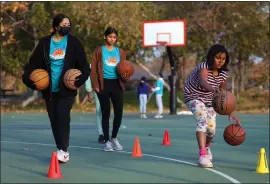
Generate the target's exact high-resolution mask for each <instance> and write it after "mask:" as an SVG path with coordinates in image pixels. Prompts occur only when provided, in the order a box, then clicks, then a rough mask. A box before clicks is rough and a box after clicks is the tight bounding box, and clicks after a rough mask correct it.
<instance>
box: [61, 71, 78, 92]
mask: <svg viewBox="0 0 270 184" xmlns="http://www.w3.org/2000/svg"><path fill="white" fill-rule="evenodd" d="M81 74H82V72H81V71H80V70H78V69H70V70H68V71H66V73H65V75H64V84H65V85H66V87H67V88H69V89H73V90H76V89H77V88H76V86H74V81H75V78H76V77H77V76H79V75H81Z"/></svg>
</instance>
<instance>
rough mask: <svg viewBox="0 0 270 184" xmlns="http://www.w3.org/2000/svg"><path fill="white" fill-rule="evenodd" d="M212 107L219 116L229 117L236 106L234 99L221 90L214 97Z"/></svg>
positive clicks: (231, 95) (227, 92) (228, 93)
mask: <svg viewBox="0 0 270 184" xmlns="http://www.w3.org/2000/svg"><path fill="white" fill-rule="evenodd" d="M212 105H213V108H214V109H215V111H216V112H217V113H218V114H220V115H230V114H231V113H232V112H233V111H234V109H235V106H236V98H235V97H234V95H233V94H232V93H231V92H229V91H226V90H221V91H220V92H218V93H217V94H216V95H214V97H213V100H212Z"/></svg>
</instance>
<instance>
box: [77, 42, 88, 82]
mask: <svg viewBox="0 0 270 184" xmlns="http://www.w3.org/2000/svg"><path fill="white" fill-rule="evenodd" d="M75 41H76V42H75V43H76V44H75V48H76V50H75V51H76V53H75V57H76V64H75V67H76V69H78V70H80V71H81V72H82V75H81V76H80V80H81V82H80V83H82V84H84V83H85V82H86V80H87V79H88V77H89V75H90V66H89V63H88V62H87V57H86V53H85V50H84V47H83V45H82V43H81V42H80V41H79V40H78V39H77V38H75Z"/></svg>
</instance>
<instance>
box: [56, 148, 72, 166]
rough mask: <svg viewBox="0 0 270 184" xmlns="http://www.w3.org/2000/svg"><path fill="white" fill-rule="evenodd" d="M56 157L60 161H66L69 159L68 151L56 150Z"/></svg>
mask: <svg viewBox="0 0 270 184" xmlns="http://www.w3.org/2000/svg"><path fill="white" fill-rule="evenodd" d="M57 159H58V160H59V161H60V162H64V163H66V162H67V161H69V152H65V151H63V150H58V151H57Z"/></svg>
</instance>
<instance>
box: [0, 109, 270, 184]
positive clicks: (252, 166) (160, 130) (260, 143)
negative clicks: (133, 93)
mask: <svg viewBox="0 0 270 184" xmlns="http://www.w3.org/2000/svg"><path fill="white" fill-rule="evenodd" d="M153 116H154V115H153V114H152V115H148V119H146V120H144V119H140V118H139V115H137V114H125V115H124V117H123V121H122V125H121V128H120V131H119V134H118V139H119V141H120V142H121V143H122V145H123V146H124V151H122V152H116V151H115V152H104V151H103V145H102V144H99V143H97V138H98V135H97V129H96V124H95V114H82V113H72V121H71V135H70V147H69V152H70V161H69V162H68V163H66V164H60V167H61V172H62V175H63V179H48V178H47V173H48V169H49V164H50V159H51V154H52V152H53V151H56V147H55V145H54V140H53V136H52V132H51V128H50V124H49V120H48V117H47V114H46V113H24V114H15V113H7V114H2V115H1V183H59V182H61V183H269V174H257V173H256V172H254V171H255V170H256V166H257V156H258V152H259V150H260V148H265V150H266V153H267V158H268V161H269V115H247V114H245V115H244V114H239V115H237V116H238V117H239V118H240V120H241V123H242V125H243V127H244V128H245V130H246V133H247V135H246V140H245V142H244V143H243V144H242V145H240V146H237V147H232V146H229V145H227V144H226V143H225V141H224V140H223V130H224V128H225V126H226V125H228V123H229V122H228V118H227V116H218V117H217V120H218V122H217V131H216V136H215V139H214V143H213V144H212V146H211V150H212V153H213V156H214V160H213V164H214V166H215V168H214V169H202V168H199V167H197V166H196V161H197V157H198V148H197V142H196V138H195V127H196V122H195V119H194V117H193V116H187V115H186V116H184V115H182V116H176V115H165V116H164V118H163V119H158V120H156V119H154V118H153ZM166 129H168V130H169V134H170V138H171V143H172V145H171V146H167V147H164V146H162V144H161V143H162V139H163V135H164V131H165V130H166ZM136 137H138V138H139V139H140V145H141V149H142V153H143V156H142V157H141V158H133V157H132V156H131V152H132V148H133V144H134V140H135V138H136Z"/></svg>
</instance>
